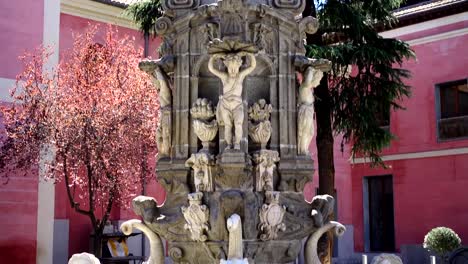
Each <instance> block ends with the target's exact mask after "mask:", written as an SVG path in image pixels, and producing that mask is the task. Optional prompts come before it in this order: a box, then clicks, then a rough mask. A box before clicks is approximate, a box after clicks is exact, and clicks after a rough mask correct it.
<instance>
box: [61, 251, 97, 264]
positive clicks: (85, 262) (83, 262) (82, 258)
mask: <svg viewBox="0 0 468 264" xmlns="http://www.w3.org/2000/svg"><path fill="white" fill-rule="evenodd" d="M68 264H101V262H99V259H98V258H96V257H95V256H94V255H93V254H89V253H80V254H73V256H72V257H71V258H70V260H69V261H68Z"/></svg>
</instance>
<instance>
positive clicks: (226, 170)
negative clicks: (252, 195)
mask: <svg viewBox="0 0 468 264" xmlns="http://www.w3.org/2000/svg"><path fill="white" fill-rule="evenodd" d="M216 162H217V165H218V174H217V175H216V178H215V185H216V188H218V187H219V188H220V189H230V188H234V189H236V188H240V189H244V190H252V189H253V176H252V162H251V160H250V156H249V155H248V154H246V153H244V152H241V151H238V150H225V151H224V152H223V153H222V154H220V155H219V156H218V157H217V160H216Z"/></svg>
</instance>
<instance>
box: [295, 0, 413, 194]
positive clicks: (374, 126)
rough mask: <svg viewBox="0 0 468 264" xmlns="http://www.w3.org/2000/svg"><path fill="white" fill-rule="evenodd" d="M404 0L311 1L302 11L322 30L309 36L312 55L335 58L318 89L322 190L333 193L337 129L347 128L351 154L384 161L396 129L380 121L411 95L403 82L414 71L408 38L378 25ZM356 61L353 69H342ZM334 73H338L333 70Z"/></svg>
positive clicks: (386, 24)
mask: <svg viewBox="0 0 468 264" xmlns="http://www.w3.org/2000/svg"><path fill="white" fill-rule="evenodd" d="M401 3H402V1H401V0H379V1H366V0H363V1H356V0H341V1H340V0H328V1H318V2H315V3H314V2H313V1H308V6H307V7H306V10H305V11H304V15H315V16H316V17H317V18H318V19H319V23H320V28H319V32H317V33H316V34H314V35H312V36H308V39H307V48H308V54H307V55H308V56H310V57H317V58H326V59H329V60H330V61H331V62H332V73H330V74H326V75H325V78H323V80H322V82H321V84H320V85H319V86H318V87H317V88H316V89H315V95H316V103H315V108H316V117H317V137H316V140H317V155H318V169H319V192H320V193H322V194H331V195H333V194H334V186H335V184H334V163H333V143H334V135H336V134H343V136H344V139H343V140H344V142H341V143H342V144H343V143H347V142H350V143H352V144H351V146H352V149H351V152H352V155H353V157H354V156H356V155H362V156H366V157H369V160H370V161H371V162H372V163H373V164H374V165H375V164H381V165H383V162H382V160H381V158H380V156H379V153H380V151H381V150H382V149H383V148H384V147H386V146H388V145H389V144H390V141H391V139H392V138H393V135H392V134H391V133H390V131H389V130H388V129H385V128H383V127H382V118H379V117H384V118H385V117H389V116H390V111H391V110H392V109H400V108H402V107H401V105H400V104H399V102H400V101H401V100H402V99H404V98H406V97H408V96H409V95H410V87H409V86H408V85H406V84H405V83H404V81H405V79H406V78H409V77H410V73H409V72H408V71H407V70H405V69H402V68H401V65H402V63H403V62H404V61H406V60H408V59H411V58H413V57H414V53H413V51H412V50H411V48H410V47H409V45H408V44H406V43H404V42H402V41H399V40H396V39H392V38H383V37H381V36H379V34H378V30H377V28H389V27H391V26H393V25H394V24H395V22H396V19H395V17H394V16H393V15H392V11H393V10H395V9H396V8H398V7H399V6H400V4H401ZM348 65H352V68H353V74H351V75H350V76H349V77H345V76H343V75H342V74H340V73H343V72H344V71H345V70H344V69H346V68H347V67H348ZM333 73H334V74H333Z"/></svg>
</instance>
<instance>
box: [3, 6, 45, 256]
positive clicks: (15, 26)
mask: <svg viewBox="0 0 468 264" xmlns="http://www.w3.org/2000/svg"><path fill="white" fill-rule="evenodd" d="M43 13H44V2H43V1H39V0H38V1H28V0H17V1H2V4H1V8H0V32H2V33H1V34H0V43H1V49H0V58H1V60H2V63H1V65H0V78H7V79H15V78H16V74H18V73H19V71H20V70H21V64H20V63H19V61H18V56H20V55H22V54H23V53H24V51H25V50H27V49H33V48H34V47H37V46H38V45H40V44H42V29H43ZM10 88H11V87H0V89H5V90H9V89H10ZM0 103H1V102H0ZM1 124H2V122H1V120H0V135H1V134H3V133H4V131H3V126H2V125H1ZM8 176H9V179H10V180H9V182H8V184H6V185H5V184H2V183H0V212H3V213H2V214H0V226H1V227H2V235H1V237H0V259H2V262H5V263H24V264H32V263H35V262H36V235H37V234H36V230H37V228H36V223H37V184H38V181H37V179H38V175H37V171H31V172H28V173H27V175H26V176H22V175H19V174H10V175H8Z"/></svg>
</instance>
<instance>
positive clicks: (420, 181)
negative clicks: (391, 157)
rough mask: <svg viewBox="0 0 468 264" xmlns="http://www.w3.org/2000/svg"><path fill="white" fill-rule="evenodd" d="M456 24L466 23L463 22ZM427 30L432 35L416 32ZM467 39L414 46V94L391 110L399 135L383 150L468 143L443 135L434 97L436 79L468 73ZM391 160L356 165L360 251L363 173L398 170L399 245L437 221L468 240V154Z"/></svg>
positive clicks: (416, 239)
mask: <svg viewBox="0 0 468 264" xmlns="http://www.w3.org/2000/svg"><path fill="white" fill-rule="evenodd" d="M456 26H457V27H464V24H463V23H462V24H460V23H458V24H457V25H456ZM453 29H454V28H453V26H452V27H447V26H445V27H441V28H440V29H438V30H428V31H427V32H426V34H434V33H441V32H445V31H446V30H453ZM455 29H456V28H455ZM424 36H427V35H424V34H418V35H417V37H424ZM405 39H412V38H409V37H406V38H405ZM466 43H468V35H464V36H459V37H453V38H449V39H444V40H438V41H434V42H430V43H426V44H421V45H417V46H414V47H413V49H414V50H415V52H416V55H417V60H416V61H410V62H408V63H406V64H405V65H404V68H407V69H409V70H411V72H412V75H413V78H412V79H410V80H409V81H408V84H409V85H411V86H412V87H413V90H412V96H411V98H409V99H408V100H405V101H404V102H403V105H404V106H405V107H406V110H400V111H396V112H393V113H392V115H391V121H390V126H391V131H392V133H394V134H396V135H397V137H398V138H397V139H396V140H395V141H393V142H392V144H391V146H390V148H388V149H387V150H385V151H384V154H401V153H413V152H421V151H432V150H442V149H451V148H457V147H467V146H468V140H467V139H464V140H451V141H445V142H439V141H438V139H437V123H436V101H435V100H436V98H435V94H436V89H435V85H436V84H438V83H443V82H448V81H454V80H459V79H464V78H467V77H468V76H467V71H466V69H467V68H468V51H467V49H466ZM387 164H388V165H389V166H391V169H388V170H384V169H381V168H378V169H371V168H370V167H369V166H367V165H363V164H360V165H355V166H353V167H352V170H351V171H352V176H351V181H352V193H353V196H352V208H353V209H352V210H353V211H352V219H353V220H352V221H353V225H354V228H355V229H354V242H355V249H356V250H357V251H363V249H364V229H363V228H364V227H363V221H364V220H363V200H362V199H363V198H362V196H363V189H362V184H363V177H364V176H375V175H388V174H391V175H393V181H394V186H393V187H394V208H395V209H394V210H395V211H394V212H395V227H396V230H395V233H396V247H397V248H398V249H399V248H400V246H401V245H402V244H421V243H422V241H423V239H424V235H425V234H426V233H427V232H428V231H429V230H430V229H431V228H433V227H436V226H447V227H450V228H453V229H454V230H455V231H456V232H457V233H458V234H459V235H460V237H461V239H462V240H463V241H465V242H466V241H468V225H467V224H466V223H468V211H467V208H468V199H466V188H467V187H468V173H467V172H468V155H458V156H445V157H435V158H424V159H411V160H399V161H391V162H387Z"/></svg>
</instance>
